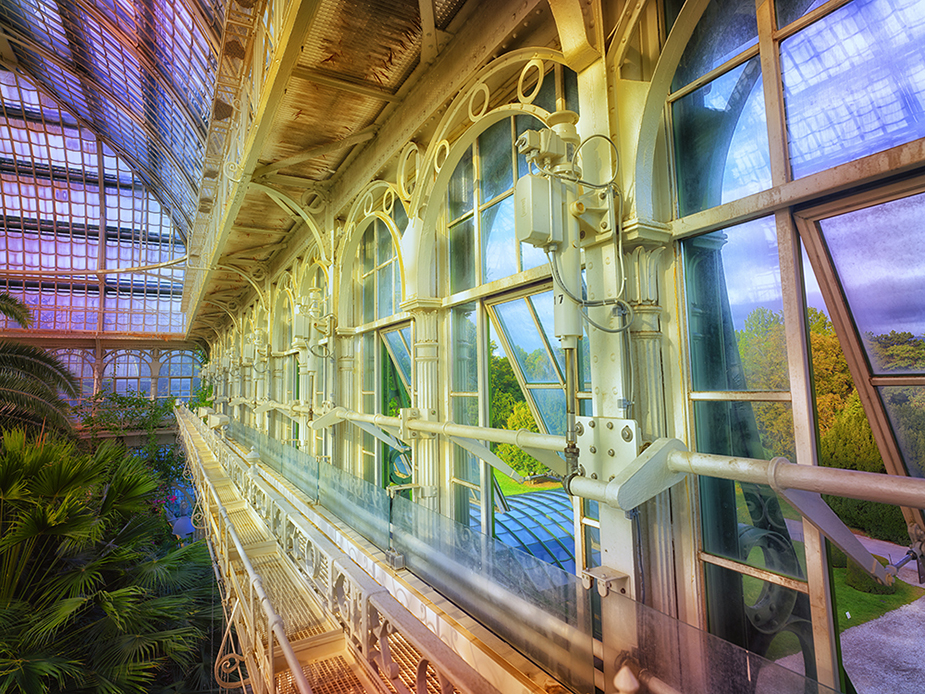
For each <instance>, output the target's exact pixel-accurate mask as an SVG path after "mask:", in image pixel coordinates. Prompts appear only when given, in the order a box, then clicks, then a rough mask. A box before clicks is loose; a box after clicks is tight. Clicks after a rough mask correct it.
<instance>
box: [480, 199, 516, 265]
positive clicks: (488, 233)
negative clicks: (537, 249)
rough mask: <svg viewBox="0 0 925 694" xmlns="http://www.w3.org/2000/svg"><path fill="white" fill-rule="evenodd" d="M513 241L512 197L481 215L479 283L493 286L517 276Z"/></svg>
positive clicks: (514, 242)
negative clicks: (501, 280)
mask: <svg viewBox="0 0 925 694" xmlns="http://www.w3.org/2000/svg"><path fill="white" fill-rule="evenodd" d="M516 247H517V242H516V241H515V240H514V196H509V197H506V198H504V200H502V201H501V202H498V203H495V204H494V205H492V206H491V207H489V208H488V209H487V210H485V211H484V212H482V282H483V283H487V282H493V281H494V280H499V279H501V278H502V277H508V276H509V275H513V274H514V273H515V272H517V255H516V252H515V251H516Z"/></svg>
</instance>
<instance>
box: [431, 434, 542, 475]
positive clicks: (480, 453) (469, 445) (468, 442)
mask: <svg viewBox="0 0 925 694" xmlns="http://www.w3.org/2000/svg"><path fill="white" fill-rule="evenodd" d="M447 438H448V439H449V440H450V441H452V442H453V443H455V444H457V445H459V446H462V447H463V448H465V449H466V450H467V451H469V452H470V453H471V454H472V455H474V456H475V457H476V458H480V459H481V460H484V461H485V462H486V463H488V464H489V465H491V466H492V467H493V468H496V469H497V470H500V471H501V472H503V473H504V474H505V475H507V476H508V477H511V478H512V479H514V480H516V481H517V482H523V481H524V478H523V477H522V476H521V475H519V474H518V473H516V472H514V470H513V468H511V466H510V465H508V464H507V463H505V462H504V461H503V460H501V458H499V457H498V456H496V455H495V454H494V453H492V452H491V449H490V448H488V446H485V445H484V444H482V443H480V442H479V441H476V440H475V439H465V438H462V437H460V436H447Z"/></svg>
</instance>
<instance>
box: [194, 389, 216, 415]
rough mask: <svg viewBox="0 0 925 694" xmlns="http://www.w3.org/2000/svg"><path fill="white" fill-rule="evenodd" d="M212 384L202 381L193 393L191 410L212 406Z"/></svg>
mask: <svg viewBox="0 0 925 694" xmlns="http://www.w3.org/2000/svg"><path fill="white" fill-rule="evenodd" d="M212 404H213V403H212V384H211V383H202V384H200V385H199V387H198V388H197V389H196V392H194V393H193V397H191V398H190V401H189V409H190V412H196V410H198V409H199V408H200V407H212Z"/></svg>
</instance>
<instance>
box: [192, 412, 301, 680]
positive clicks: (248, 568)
mask: <svg viewBox="0 0 925 694" xmlns="http://www.w3.org/2000/svg"><path fill="white" fill-rule="evenodd" d="M197 421H198V420H197ZM197 428H198V427H197ZM200 433H202V432H200ZM196 458H197V463H198V464H199V465H200V466H201V465H202V461H201V460H200V459H199V456H198V455H197V456H196ZM200 472H201V474H200V480H201V483H202V484H203V486H204V487H205V488H206V489H207V490H208V491H209V494H210V496H211V497H212V501H213V503H214V504H215V508H216V510H217V511H218V514H219V517H220V518H221V519H222V520H223V521H224V525H225V527H224V528H223V530H224V531H225V533H227V536H228V537H229V538H230V539H231V542H232V544H234V548H235V549H236V550H237V552H238V556H239V557H240V559H241V563H242V565H243V566H244V571H245V572H246V573H247V577H248V579H249V581H250V588H251V591H252V592H253V593H254V594H256V596H257V599H258V600H259V602H260V606H261V608H262V609H263V613H264V615H265V616H266V618H267V652H268V655H267V661H268V663H269V680H270V682H274V681H275V678H276V675H275V664H274V658H273V635H275V636H276V641H277V643H278V644H279V647H280V650H281V651H282V652H283V656H284V657H285V658H286V662H287V663H288V664H289V670H290V672H291V674H292V678H293V681H294V684H295V686H296V688H297V689H298V690H299V694H312V688H311V685H310V684H309V683H308V680H307V679H306V678H305V673H304V672H303V671H302V665H301V663H300V662H299V659H298V657H296V654H295V651H294V650H293V648H292V644H291V643H289V638H288V637H287V636H286V630H285V626H284V623H283V618H282V617H280V616H279V615H278V614H277V613H276V611H275V610H274V609H273V606H272V604H271V602H270V598H269V596H268V595H267V594H266V591H265V590H264V589H263V581H262V579H261V578H260V574H258V573H257V571H256V570H255V569H254V567H253V565H252V564H251V562H250V559H248V557H247V554H246V553H245V551H244V545H243V544H242V543H241V539H240V538H239V537H238V533H237V532H236V531H235V528H234V523H232V522H231V518H230V517H229V516H228V511H226V510H225V507H224V505H223V504H222V502H221V500H220V499H219V496H218V492H216V490H215V486H214V485H213V484H212V481H211V480H210V479H209V478H208V477H207V476H206V475H205V472H204V471H200ZM239 599H240V596H239ZM250 602H251V603H253V596H251V601H250Z"/></svg>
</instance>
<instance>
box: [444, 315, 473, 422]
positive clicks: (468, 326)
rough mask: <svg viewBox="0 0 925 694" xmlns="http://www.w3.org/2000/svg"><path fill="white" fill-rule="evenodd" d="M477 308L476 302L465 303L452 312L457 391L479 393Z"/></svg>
mask: <svg viewBox="0 0 925 694" xmlns="http://www.w3.org/2000/svg"><path fill="white" fill-rule="evenodd" d="M476 310H477V308H476V305H475V304H465V305H463V306H459V307H457V308H454V309H453V310H452V312H451V313H450V321H451V330H452V333H453V334H452V340H453V344H452V350H453V357H452V360H451V363H452V370H453V375H452V389H453V391H454V392H456V393H478V390H479V360H478V356H479V355H478V328H477V323H476V320H477V314H476ZM476 423H478V422H476Z"/></svg>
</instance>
